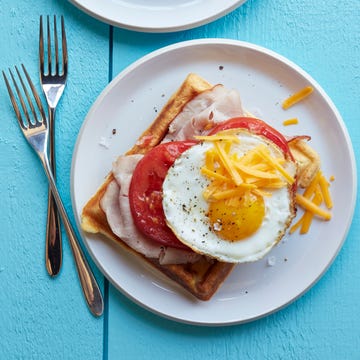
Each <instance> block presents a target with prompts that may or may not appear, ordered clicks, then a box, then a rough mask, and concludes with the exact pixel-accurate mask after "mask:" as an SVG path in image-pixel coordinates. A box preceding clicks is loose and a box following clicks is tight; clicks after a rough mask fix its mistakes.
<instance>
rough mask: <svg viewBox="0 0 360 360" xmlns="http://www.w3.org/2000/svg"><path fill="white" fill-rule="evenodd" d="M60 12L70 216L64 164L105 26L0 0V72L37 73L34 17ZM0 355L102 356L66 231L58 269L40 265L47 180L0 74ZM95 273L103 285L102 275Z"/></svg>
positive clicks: (93, 87) (58, 5) (99, 325)
mask: <svg viewBox="0 0 360 360" xmlns="http://www.w3.org/2000/svg"><path fill="white" fill-rule="evenodd" d="M41 14H43V15H47V14H50V15H53V14H58V15H60V14H63V15H64V16H65V21H66V29H67V34H68V47H69V78H68V83H67V88H66V91H65V93H64V95H63V98H62V99H61V102H60V105H59V108H58V113H57V115H58V116H57V124H56V130H57V150H56V154H57V165H58V186H59V191H60V193H61V195H62V197H63V200H64V203H65V207H66V209H67V210H68V212H69V213H70V214H71V219H72V220H73V222H74V218H73V216H72V212H71V211H72V210H71V200H70V190H69V184H70V167H71V158H72V152H73V148H74V144H75V140H76V137H77V134H78V131H79V128H80V126H81V124H82V121H83V119H84V117H85V115H86V113H87V111H88V109H89V107H90V105H91V104H92V102H93V101H94V99H95V98H96V96H97V95H98V93H99V92H100V91H101V89H102V88H103V87H104V86H105V85H106V84H107V81H108V66H109V56H108V48H109V45H108V32H109V27H108V26H107V25H105V24H102V23H100V22H98V21H95V20H94V19H92V18H90V17H88V16H86V15H84V14H83V13H81V12H80V11H78V10H77V9H76V8H75V7H73V6H72V5H71V4H70V3H68V2H66V1H45V0H39V1H35V2H29V1H22V0H18V1H12V0H1V1H0V33H1V38H0V69H4V70H7V69H8V68H9V67H11V68H13V66H14V65H19V64H21V63H22V62H23V63H24V64H25V65H26V66H27V68H28V70H29V72H30V73H31V74H32V77H33V79H34V81H35V82H36V83H37V85H38V84H39V80H38V71H37V68H38V32H39V17H40V15H41ZM0 119H1V121H0V171H1V175H0V193H1V196H2V200H1V210H0V213H1V215H0V228H1V229H2V230H1V236H0V238H1V241H0V306H1V312H0V359H4V360H5V359H101V358H102V355H103V336H102V335H103V318H100V319H95V318H94V317H93V316H92V315H91V314H90V313H89V311H88V310H87V307H86V304H85V301H84V299H83V296H82V292H81V289H80V285H79V282H78V278H77V274H76V271H75V266H74V262H73V260H72V256H71V252H70V248H69V245H68V242H67V239H66V237H65V234H64V254H63V268H62V270H61V273H60V275H59V276H58V277H57V278H56V279H51V278H50V277H49V276H48V275H47V272H46V270H45V265H44V264H45V263H44V253H45V242H44V239H45V222H46V202H47V200H46V199H47V195H46V194H47V190H45V189H46V188H47V185H46V184H47V182H46V178H45V175H44V174H43V170H42V168H41V165H40V162H39V161H38V159H37V158H36V156H35V154H34V153H33V152H32V151H31V149H30V148H29V146H28V145H27V143H26V141H25V139H23V138H22V135H21V132H20V131H19V128H18V125H17V123H16V120H15V116H14V113H13V111H12V109H11V104H10V102H9V99H8V95H7V93H6V89H5V87H4V83H3V79H2V76H1V80H0ZM96 276H97V278H98V279H99V281H100V284H101V287H103V280H102V276H101V274H100V273H99V272H98V271H96Z"/></svg>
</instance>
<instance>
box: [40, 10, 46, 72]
mask: <svg viewBox="0 0 360 360" xmlns="http://www.w3.org/2000/svg"><path fill="white" fill-rule="evenodd" d="M39 58H40V74H44V71H45V56H44V30H43V19H42V15H40V35H39Z"/></svg>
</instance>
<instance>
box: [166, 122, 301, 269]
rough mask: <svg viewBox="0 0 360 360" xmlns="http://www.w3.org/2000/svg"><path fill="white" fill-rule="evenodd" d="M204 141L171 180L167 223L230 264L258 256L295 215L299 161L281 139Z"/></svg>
mask: <svg viewBox="0 0 360 360" xmlns="http://www.w3.org/2000/svg"><path fill="white" fill-rule="evenodd" d="M202 140H203V141H202V142H200V143H199V144H197V145H195V146H193V147H191V148H190V149H188V150H187V151H185V152H184V153H183V154H181V156H180V157H179V158H178V159H177V160H176V161H175V162H174V164H173V166H172V167H171V168H170V169H169V171H168V173H167V176H166V177H165V180H164V183H163V209H164V214H165V218H166V222H167V224H168V226H169V227H170V228H171V229H172V231H173V232H174V233H175V234H176V236H177V237H178V239H179V240H180V241H181V242H183V243H184V244H186V245H187V246H189V247H190V248H191V249H193V250H194V251H195V252H197V253H200V254H204V255H207V256H210V257H212V258H215V259H217V260H219V261H224V262H231V263H242V262H251V261H256V260H259V259H261V258H262V257H263V256H264V255H265V254H267V253H268V252H269V251H270V250H271V249H272V248H273V247H274V246H275V245H276V244H277V243H278V242H279V241H280V239H281V238H282V237H283V236H284V234H285V231H286V229H287V228H288V226H289V225H290V223H291V220H292V219H293V217H294V213H295V210H294V209H295V208H294V194H293V190H292V184H293V182H294V181H295V174H296V166H295V164H294V162H292V161H291V160H289V159H285V157H284V155H283V153H282V151H281V150H280V149H279V148H278V147H277V146H276V145H275V144H273V143H272V142H270V141H269V140H267V139H266V138H264V137H262V136H258V135H254V134H251V133H250V132H248V131H245V130H238V129H237V130H236V131H230V132H229V131H227V132H222V133H221V134H219V135H215V136H213V137H205V138H204V139H202ZM270 168H271V169H270Z"/></svg>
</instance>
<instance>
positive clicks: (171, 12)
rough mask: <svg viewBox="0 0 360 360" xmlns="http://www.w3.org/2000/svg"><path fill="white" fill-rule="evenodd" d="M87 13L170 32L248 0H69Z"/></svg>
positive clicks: (208, 19)
mask: <svg viewBox="0 0 360 360" xmlns="http://www.w3.org/2000/svg"><path fill="white" fill-rule="evenodd" d="M70 1H71V2H72V3H73V4H74V5H75V6H77V7H78V8H80V9H81V10H83V11H84V12H86V13H87V14H89V15H91V16H93V17H95V18H97V19H99V20H101V21H104V22H106V23H109V24H112V25H115V26H119V27H121V28H125V29H129V30H135V31H143V32H171V31H180V30H185V29H191V28H194V27H197V26H200V25H203V24H206V23H209V22H211V21H213V20H215V19H218V18H220V17H221V16H223V15H225V14H227V13H229V12H231V11H232V10H234V9H236V8H237V7H239V6H240V5H242V4H243V3H244V2H245V1H246V0H176V1H173V0H152V1H149V0H102V1H98V0H70Z"/></svg>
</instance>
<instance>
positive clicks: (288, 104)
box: [282, 86, 314, 110]
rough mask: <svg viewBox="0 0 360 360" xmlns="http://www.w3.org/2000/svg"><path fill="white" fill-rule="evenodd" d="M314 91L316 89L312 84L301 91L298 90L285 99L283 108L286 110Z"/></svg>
mask: <svg viewBox="0 0 360 360" xmlns="http://www.w3.org/2000/svg"><path fill="white" fill-rule="evenodd" d="M313 91H314V89H313V88H312V87H311V86H306V87H304V88H303V89H301V90H300V91H298V92H296V93H295V94H293V95H291V96H289V97H288V98H287V99H286V100H284V101H283V103H282V108H283V109H284V110H286V109H289V108H290V107H291V106H293V105H295V104H297V103H298V102H299V101H301V100H303V99H305V98H306V97H308V96H309V95H310V94H311V93H312V92H313Z"/></svg>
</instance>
